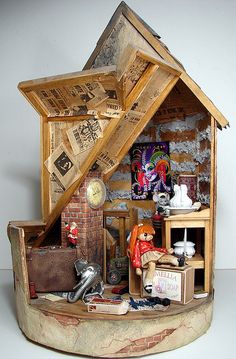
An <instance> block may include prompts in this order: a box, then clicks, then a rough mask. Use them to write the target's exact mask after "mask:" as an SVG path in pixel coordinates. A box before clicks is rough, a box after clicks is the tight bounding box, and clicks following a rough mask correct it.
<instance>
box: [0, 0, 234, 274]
mask: <svg viewBox="0 0 236 359" xmlns="http://www.w3.org/2000/svg"><path fill="white" fill-rule="evenodd" d="M127 4H128V5H129V6H130V7H131V8H132V9H133V10H134V11H135V12H137V13H138V14H139V15H140V16H141V17H142V18H143V19H144V20H145V21H146V22H147V23H148V24H149V25H150V26H151V27H152V28H153V29H154V30H156V32H157V33H158V34H159V35H161V37H162V40H163V41H164V42H165V43H166V44H167V46H168V47H169V48H170V50H171V52H172V53H173V54H174V55H175V56H176V57H177V58H178V59H179V60H180V61H181V62H182V63H183V64H184V66H185V68H186V70H187V72H188V73H189V75H190V76H191V77H193V79H194V80H195V81H196V82H197V83H198V84H199V85H200V86H201V88H202V89H203V91H204V92H205V93H206V94H207V96H208V97H209V98H210V99H211V100H212V101H213V102H214V104H215V105H216V106H217V107H218V108H219V110H220V111H221V112H222V113H223V114H224V115H225V116H226V118H227V119H228V120H229V122H230V125H231V128H230V129H227V130H223V131H218V203H217V243H216V268H236V260H235V253H236V234H235V227H234V224H235V222H236V205H235V203H236V201H235V194H236V191H235V182H234V177H235V171H236V165H235V162H236V161H235V152H236V151H235V145H236V133H235V115H236V107H235V104H236V89H235V87H236V70H235V64H236V45H235V35H236V21H235V18H236V2H235V1H234V0H168V1H167V0H166V1H163V0H127ZM118 5H119V0H97V1H96V0H90V1H89V0H41V1H38V0H19V1H17V0H0V64H1V66H0V121H1V122H0V123H1V127H0V128H1V130H0V134H1V141H0V146H1V149H0V156H1V167H0V174H1V176H0V190H1V197H0V200H1V201H0V205H1V206H0V208H1V213H0V221H1V223H0V230H1V233H0V258H1V259H0V269H4V268H11V256H10V245H9V242H8V239H7V235H6V228H7V224H8V221H9V220H26V219H27V220H28V219H37V218H41V207H40V155H39V148H40V145H39V132H40V129H39V116H38V114H37V113H36V112H35V111H34V109H33V108H32V107H31V105H29V104H28V103H27V101H26V100H25V99H24V97H23V96H22V95H21V94H20V93H19V91H18V90H17V84H18V83H19V82H20V81H23V80H29V79H33V78H38V77H44V76H50V75H56V74H61V73H67V72H73V71H79V70H81V69H82V68H83V66H84V64H85V63H86V61H87V59H88V57H89V56H90V54H91V52H92V50H93V49H94V47H95V45H96V41H97V40H98V38H99V37H100V35H101V33H102V31H103V30H104V28H105V26H106V25H107V23H108V21H109V20H110V18H111V16H112V14H113V12H114V11H115V9H116V7H117V6H118Z"/></svg>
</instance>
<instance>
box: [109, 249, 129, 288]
mask: <svg viewBox="0 0 236 359" xmlns="http://www.w3.org/2000/svg"><path fill="white" fill-rule="evenodd" d="M128 273H129V258H128V257H127V256H125V257H120V258H113V259H111V260H110V262H109V264H108V273H107V282H108V283H109V284H112V285H116V284H119V283H120V282H121V279H122V277H123V276H128Z"/></svg>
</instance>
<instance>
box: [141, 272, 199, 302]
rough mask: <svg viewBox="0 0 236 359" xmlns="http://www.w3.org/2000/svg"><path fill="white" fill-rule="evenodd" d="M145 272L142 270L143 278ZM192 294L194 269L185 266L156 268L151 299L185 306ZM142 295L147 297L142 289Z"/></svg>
mask: <svg viewBox="0 0 236 359" xmlns="http://www.w3.org/2000/svg"><path fill="white" fill-rule="evenodd" d="M145 272H146V270H144V274H143V275H144V276H145ZM193 294H194V268H193V267H191V266H185V267H184V269H183V270H180V269H177V268H173V269H172V268H163V267H157V268H156V271H155V275H154V278H153V289H152V294H151V296H152V297H160V298H169V299H170V300H171V302H172V303H177V304H187V303H189V302H191V300H192V299H193ZM142 295H143V296H144V297H145V296H147V295H148V294H147V292H146V291H145V290H144V289H143V290H142Z"/></svg>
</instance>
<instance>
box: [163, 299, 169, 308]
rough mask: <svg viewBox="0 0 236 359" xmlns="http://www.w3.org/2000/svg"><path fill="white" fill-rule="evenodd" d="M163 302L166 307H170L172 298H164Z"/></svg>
mask: <svg viewBox="0 0 236 359" xmlns="http://www.w3.org/2000/svg"><path fill="white" fill-rule="evenodd" d="M161 304H162V305H164V307H168V306H169V305H170V299H169V298H164V299H162V303H161Z"/></svg>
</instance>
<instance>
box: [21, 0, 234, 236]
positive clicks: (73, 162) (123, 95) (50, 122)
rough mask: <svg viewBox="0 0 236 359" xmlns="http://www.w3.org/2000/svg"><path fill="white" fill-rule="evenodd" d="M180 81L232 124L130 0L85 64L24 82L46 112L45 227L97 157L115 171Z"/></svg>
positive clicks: (219, 120) (217, 118)
mask: <svg viewBox="0 0 236 359" xmlns="http://www.w3.org/2000/svg"><path fill="white" fill-rule="evenodd" d="M178 87H182V88H184V91H185V92H186V89H187V92H189V93H191V96H193V97H195V98H196V99H197V101H198V103H199V106H200V107H202V108H204V109H205V112H207V113H209V114H210V116H212V119H213V122H215V124H216V125H217V126H218V127H219V128H223V127H227V125H228V121H227V120H226V119H225V117H224V116H223V115H222V114H221V113H220V111H219V110H218V109H217V108H216V107H215V105H214V104H213V103H212V102H211V101H210V100H209V99H208V97H207V96H206V95H205V94H204V93H203V91H202V90H201V89H200V87H199V86H198V85H197V84H196V83H195V82H194V81H193V80H192V79H191V78H190V77H189V75H188V74H187V73H186V72H185V70H184V68H183V66H182V64H181V63H180V62H179V61H178V60H177V59H176V58H175V57H174V56H173V55H172V54H171V53H170V51H169V49H168V48H167V47H166V45H165V44H163V42H161V40H160V37H159V36H158V35H157V34H156V33H155V32H154V31H153V30H152V29H151V28H150V27H149V26H148V25H147V24H146V23H145V22H144V21H143V20H142V19H140V17H139V16H137V15H136V14H135V13H134V12H133V11H132V10H131V9H130V8H129V7H128V6H127V5H126V4H125V3H124V2H122V3H121V4H120V5H119V6H118V8H117V10H116V11H115V13H114V15H113V17H112V19H111V21H110V22H109V24H108V26H107V27H106V29H105V30H104V32H103V34H102V35H101V37H100V39H99V41H98V43H97V46H96V48H95V50H94V51H93V53H92V55H91V56H90V58H89V60H88V62H87V63H86V65H85V67H84V71H82V72H80V73H75V74H68V75H61V76H55V77H51V78H46V79H39V80H33V81H27V82H24V83H21V84H20V85H19V89H20V90H21V91H22V92H23V94H24V95H25V96H26V97H27V98H28V100H29V101H30V102H31V104H32V105H33V106H34V107H35V109H36V110H37V111H38V112H39V113H40V115H41V121H42V191H43V195H42V208H43V219H44V221H45V222H46V227H45V233H47V232H48V231H49V229H50V228H51V227H52V226H53V224H54V223H55V221H56V220H57V218H58V217H59V216H60V214H61V212H62V210H63V208H65V206H66V205H67V204H68V203H69V201H70V199H71V198H72V196H73V194H74V193H75V191H76V190H77V189H78V188H79V186H80V185H81V183H82V181H83V180H84V178H85V176H86V175H87V173H88V171H89V170H90V169H91V168H92V166H93V165H94V164H95V163H96V165H98V166H99V169H100V170H101V171H102V174H103V178H104V179H105V180H108V179H109V178H110V177H111V175H112V174H113V173H114V171H115V170H116V169H117V167H118V166H119V164H120V163H121V161H122V159H123V158H124V157H125V155H126V154H127V153H128V151H129V150H130V148H131V146H132V145H133V143H134V142H135V141H136V139H137V138H138V137H139V135H140V134H141V133H142V131H143V130H144V129H145V127H146V126H147V124H148V123H149V121H150V120H151V119H152V118H153V116H154V115H155V114H156V113H157V111H158V110H159V109H160V108H161V107H160V106H161V105H162V104H163V103H164V101H165V99H166V98H167V97H168V96H169V95H170V94H171V91H172V90H173V89H176V88H177V89H178ZM213 122H212V123H213ZM85 128H86V131H90V133H88V132H87V135H88V136H89V137H90V139H91V140H89V143H88V141H87V140H88V139H87V140H86V138H84V137H83V136H82V133H83V131H84V130H85ZM58 148H59V151H58ZM63 155H66V157H65V158H66V159H67V161H65V158H64V157H63ZM62 157H63V158H64V164H65V165H66V166H67V165H68V163H67V162H69V163H70V165H69V167H73V171H72V172H71V173H72V174H71V175H70V176H68V180H67V179H65V177H64V175H63V173H60V169H59V167H58V166H56V165H55V163H57V164H58V163H59V162H60V161H59V160H62V163H63V158H62ZM62 172H63V170H62ZM66 175H67V173H66ZM64 179H65V181H63V180H64Z"/></svg>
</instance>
